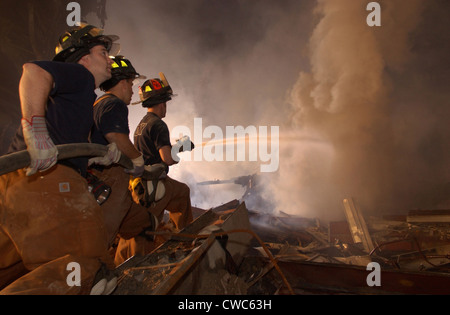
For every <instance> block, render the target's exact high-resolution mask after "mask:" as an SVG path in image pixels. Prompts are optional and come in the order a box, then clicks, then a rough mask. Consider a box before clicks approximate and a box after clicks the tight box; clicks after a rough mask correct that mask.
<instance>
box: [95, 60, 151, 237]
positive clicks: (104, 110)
mask: <svg viewBox="0 0 450 315" xmlns="http://www.w3.org/2000/svg"><path fill="white" fill-rule="evenodd" d="M112 61H113V64H112V71H111V72H112V78H111V79H110V80H108V81H105V82H103V83H102V84H101V85H100V89H101V90H103V91H105V92H106V93H105V94H104V95H103V96H101V97H99V98H98V99H97V101H96V102H95V103H94V127H93V129H92V132H91V137H90V140H91V142H93V143H98V144H103V145H108V144H113V143H114V144H115V145H116V146H117V148H118V150H119V152H120V154H124V155H125V156H127V157H128V158H129V159H130V160H131V161H132V162H133V169H130V170H124V169H123V168H122V167H121V166H119V165H117V164H114V165H111V166H109V167H105V166H102V164H103V162H104V161H103V159H104V158H93V159H91V160H90V161H89V162H90V165H91V168H90V170H89V171H90V172H89V176H90V178H91V179H92V180H93V181H96V182H98V181H97V179H96V178H98V179H99V180H100V181H101V182H103V183H104V184H106V185H107V186H109V188H110V189H111V194H110V195H109V196H108V198H107V199H106V200H101V202H102V206H101V208H102V210H103V216H104V219H105V226H106V229H107V233H108V241H109V245H110V246H114V245H115V241H116V237H117V236H118V235H119V236H120V237H123V238H125V239H130V238H132V237H135V236H137V235H139V234H141V233H144V231H148V230H154V229H155V227H156V218H155V216H153V215H152V214H151V213H150V212H149V211H148V210H147V208H146V207H144V206H142V205H140V204H137V203H135V202H133V199H132V197H131V193H130V191H129V190H128V183H129V179H130V175H131V176H134V177H140V176H142V174H143V172H144V158H143V155H142V154H141V152H139V151H138V150H137V149H136V148H135V146H134V145H133V143H132V142H131V141H130V138H129V134H130V130H129V125H128V107H127V106H128V105H129V104H130V102H131V97H132V95H133V81H134V80H135V79H142V78H145V77H143V76H140V75H139V73H137V72H136V70H135V68H134V67H133V65H132V64H131V62H130V61H129V60H128V59H125V58H124V57H123V56H116V57H112ZM99 197H100V196H99Z"/></svg>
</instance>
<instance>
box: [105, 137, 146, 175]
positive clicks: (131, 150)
mask: <svg viewBox="0 0 450 315" xmlns="http://www.w3.org/2000/svg"><path fill="white" fill-rule="evenodd" d="M105 138H106V140H108V142H109V143H113V142H115V143H116V145H117V147H118V148H119V150H120V152H122V154H124V155H126V156H127V157H128V158H129V159H130V160H131V162H133V169H130V170H125V171H126V172H127V173H128V174H130V175H133V176H134V177H141V176H142V174H143V173H144V166H145V165H144V157H143V156H142V153H141V152H139V151H138V150H137V149H136V148H135V147H134V145H133V143H131V141H130V138H128V135H126V134H123V133H118V132H110V133H107V134H106V135H105Z"/></svg>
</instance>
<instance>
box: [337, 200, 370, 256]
mask: <svg viewBox="0 0 450 315" xmlns="http://www.w3.org/2000/svg"><path fill="white" fill-rule="evenodd" d="M342 203H343V205H344V210H345V216H346V217H347V222H348V224H349V228H350V232H351V234H352V237H353V241H354V242H355V243H362V244H363V246H364V250H365V251H366V252H368V253H370V252H372V250H373V249H374V248H375V247H374V245H373V242H372V238H371V237H370V234H369V230H368V229H367V225H366V221H365V220H364V217H363V215H362V213H361V211H360V210H359V209H358V208H357V207H356V206H355V203H354V202H353V199H352V198H349V199H344V200H343V202H342Z"/></svg>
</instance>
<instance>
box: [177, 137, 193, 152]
mask: <svg viewBox="0 0 450 315" xmlns="http://www.w3.org/2000/svg"><path fill="white" fill-rule="evenodd" d="M175 146H176V147H178V148H179V151H178V152H187V151H192V150H193V149H194V148H195V146H194V144H193V143H192V141H191V138H189V136H184V137H182V138H180V139H178V140H177V143H176V144H175Z"/></svg>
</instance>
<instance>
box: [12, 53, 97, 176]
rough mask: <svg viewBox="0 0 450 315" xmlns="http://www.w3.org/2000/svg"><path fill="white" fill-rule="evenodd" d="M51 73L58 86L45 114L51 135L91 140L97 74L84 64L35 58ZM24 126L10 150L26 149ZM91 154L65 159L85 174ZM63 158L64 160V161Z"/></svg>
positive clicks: (67, 140)
mask: <svg viewBox="0 0 450 315" xmlns="http://www.w3.org/2000/svg"><path fill="white" fill-rule="evenodd" d="M33 63H34V64H36V65H38V66H39V67H41V68H42V69H44V70H46V71H47V72H48V73H50V74H51V75H52V77H53V80H54V83H55V84H54V87H53V89H52V90H51V92H50V98H49V100H48V102H47V110H46V113H45V118H46V121H47V129H48V132H49V135H50V138H51V139H52V140H53V143H54V144H55V145H59V144H69V143H87V142H88V138H89V133H90V131H91V128H92V125H93V122H94V121H93V110H92V104H93V103H94V101H95V99H96V94H95V79H94V76H93V75H92V74H91V73H90V72H89V71H88V70H87V69H86V68H85V67H84V66H82V65H80V64H77V63H63V62H55V61H34V62H33ZM26 149H27V146H26V144H25V141H24V139H23V130H22V127H20V128H19V129H18V131H17V133H16V136H15V137H14V138H13V141H12V143H11V145H10V147H9V150H8V152H9V153H11V152H16V151H21V150H26ZM87 161H88V158H76V159H70V160H68V161H64V162H62V163H63V164H68V165H70V166H72V167H73V168H75V169H76V170H77V171H79V172H80V173H81V174H82V175H84V174H85V171H86V168H87ZM60 162H61V161H60Z"/></svg>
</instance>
